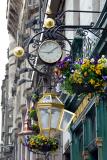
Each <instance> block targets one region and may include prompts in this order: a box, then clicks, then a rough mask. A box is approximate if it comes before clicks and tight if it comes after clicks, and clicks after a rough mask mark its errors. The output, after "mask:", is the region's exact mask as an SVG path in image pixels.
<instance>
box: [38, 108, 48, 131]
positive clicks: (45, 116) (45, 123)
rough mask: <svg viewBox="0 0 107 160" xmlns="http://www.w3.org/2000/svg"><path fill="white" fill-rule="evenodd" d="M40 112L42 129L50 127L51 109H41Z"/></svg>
mask: <svg viewBox="0 0 107 160" xmlns="http://www.w3.org/2000/svg"><path fill="white" fill-rule="evenodd" d="M39 113H40V121H41V127H42V129H45V128H49V122H50V109H49V108H45V109H42V108H41V109H39Z"/></svg>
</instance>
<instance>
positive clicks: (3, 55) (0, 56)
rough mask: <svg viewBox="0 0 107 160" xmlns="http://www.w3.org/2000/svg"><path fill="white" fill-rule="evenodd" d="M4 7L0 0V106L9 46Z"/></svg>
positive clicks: (5, 5) (3, 2) (2, 0)
mask: <svg viewBox="0 0 107 160" xmlns="http://www.w3.org/2000/svg"><path fill="white" fill-rule="evenodd" d="M6 7H7V0H0V104H1V84H2V80H3V79H4V75H5V64H6V63H7V49H8V44H9V42H8V32H7V24H6ZM0 134H1V107H0ZM0 137H1V135H0Z"/></svg>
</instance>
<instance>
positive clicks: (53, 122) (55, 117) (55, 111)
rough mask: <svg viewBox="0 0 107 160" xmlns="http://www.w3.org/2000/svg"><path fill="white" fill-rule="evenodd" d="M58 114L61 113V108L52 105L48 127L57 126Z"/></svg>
mask: <svg viewBox="0 0 107 160" xmlns="http://www.w3.org/2000/svg"><path fill="white" fill-rule="evenodd" d="M60 115H61V109H59V108H53V107H52V109H51V126H50V128H55V129H56V128H57V127H58V124H59V118H60Z"/></svg>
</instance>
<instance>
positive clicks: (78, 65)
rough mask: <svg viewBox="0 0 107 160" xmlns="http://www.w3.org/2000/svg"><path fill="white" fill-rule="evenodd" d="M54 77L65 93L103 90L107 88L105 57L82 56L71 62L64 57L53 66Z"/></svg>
mask: <svg viewBox="0 0 107 160" xmlns="http://www.w3.org/2000/svg"><path fill="white" fill-rule="evenodd" d="M54 73H55V77H56V78H57V80H58V82H60V83H61V86H62V90H63V91H66V92H67V93H70V94H73V93H77V94H80V93H89V92H105V90H106V88H107V58H105V56H102V57H101V58H91V59H89V58H84V59H79V60H77V61H75V62H74V63H72V62H71V59H70V57H66V58H64V60H62V61H60V62H59V63H58V64H57V67H56V68H55V71H54Z"/></svg>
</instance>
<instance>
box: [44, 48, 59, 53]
mask: <svg viewBox="0 0 107 160" xmlns="http://www.w3.org/2000/svg"><path fill="white" fill-rule="evenodd" d="M57 48H58V47H55V48H53V49H52V50H50V51H43V52H44V53H48V54H49V53H51V52H53V51H54V50H55V49H57Z"/></svg>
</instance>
